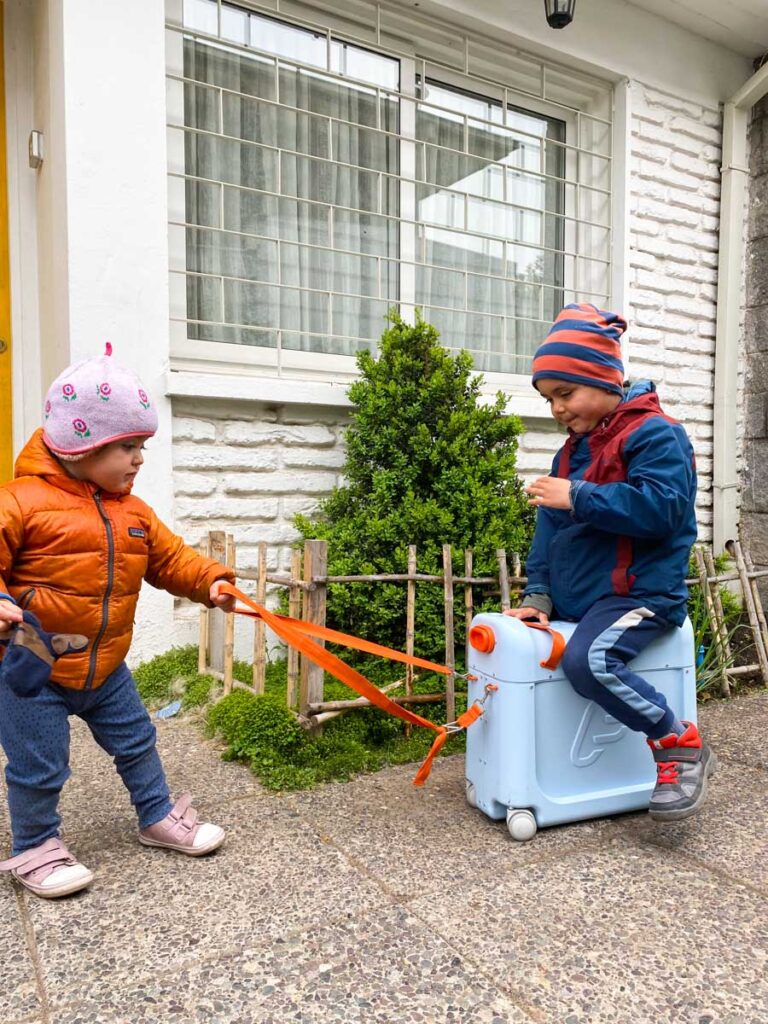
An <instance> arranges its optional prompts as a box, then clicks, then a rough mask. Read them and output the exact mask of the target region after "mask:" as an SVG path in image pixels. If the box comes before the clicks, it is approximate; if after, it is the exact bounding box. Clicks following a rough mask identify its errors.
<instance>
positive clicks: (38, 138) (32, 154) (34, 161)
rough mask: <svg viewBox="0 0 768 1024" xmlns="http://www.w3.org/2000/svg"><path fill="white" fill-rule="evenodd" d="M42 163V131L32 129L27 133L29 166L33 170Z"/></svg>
mask: <svg viewBox="0 0 768 1024" xmlns="http://www.w3.org/2000/svg"><path fill="white" fill-rule="evenodd" d="M42 164H43V133H42V132H39V131H37V129H33V130H32V131H31V132H30V133H29V166H30V167H31V168H32V169H33V170H37V168H38V167H42Z"/></svg>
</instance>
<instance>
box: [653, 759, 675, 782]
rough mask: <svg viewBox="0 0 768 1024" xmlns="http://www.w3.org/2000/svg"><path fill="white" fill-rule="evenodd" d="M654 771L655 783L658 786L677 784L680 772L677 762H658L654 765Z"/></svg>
mask: <svg viewBox="0 0 768 1024" xmlns="http://www.w3.org/2000/svg"><path fill="white" fill-rule="evenodd" d="M656 769H657V771H658V776H657V782H658V783H659V784H661V785H663V784H664V783H665V782H666V783H672V784H673V785H674V783H676V782H677V776H678V772H679V770H680V769H679V767H678V764H677V761H659V762H658V763H657V764H656Z"/></svg>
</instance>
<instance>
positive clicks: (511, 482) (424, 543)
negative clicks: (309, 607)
mask: <svg viewBox="0 0 768 1024" xmlns="http://www.w3.org/2000/svg"><path fill="white" fill-rule="evenodd" d="M389 319H390V321H391V326H390V327H389V329H388V330H387V331H385V332H384V335H383V336H382V339H381V346H380V351H379V354H378V356H373V355H371V353H370V352H367V351H364V352H361V353H359V354H358V357H357V363H358V367H359V369H360V375H361V376H360V379H359V380H356V381H355V382H354V383H353V384H352V385H351V386H350V388H349V397H350V399H351V401H352V404H353V411H352V417H351V423H350V425H349V427H348V429H347V432H346V442H347V456H346V463H345V466H344V470H343V472H344V476H345V482H344V484H343V485H342V486H340V487H338V488H337V489H336V490H335V491H334V492H333V493H332V495H331V496H330V497H329V498H328V499H327V500H326V501H325V502H324V503H323V504H322V506H321V507H320V510H319V512H318V514H317V516H315V517H314V518H311V519H310V518H307V517H304V516H298V517H297V518H296V526H297V528H298V529H299V531H300V532H301V534H302V537H303V538H304V539H307V538H317V539H324V540H327V541H328V572H329V574H330V575H358V574H360V575H369V574H386V573H402V572H404V571H405V569H406V567H407V560H408V545H409V544H415V545H416V546H417V557H418V570H419V572H422V573H429V574H441V573H442V571H443V562H442V546H443V544H447V543H450V544H452V545H453V547H454V557H455V558H456V559H457V561H456V563H455V566H454V571H456V572H457V573H458V574H459V575H462V574H463V571H464V565H463V550H464V549H465V548H472V549H473V551H474V572H475V574H476V575H492V574H495V573H496V572H497V571H498V570H497V562H496V555H495V552H496V550H497V549H498V548H506V549H507V550H508V551H510V552H511V551H517V552H519V553H520V554H521V556H524V555H525V553H526V551H527V549H528V546H529V543H530V538H531V535H532V529H533V522H534V516H533V511H532V509H531V508H530V507H529V506H528V503H527V500H526V498H525V495H524V494H523V491H522V487H521V484H520V481H519V479H518V477H517V473H516V461H515V460H516V454H517V445H518V437H519V435H520V433H521V431H522V429H523V428H522V423H521V421H520V420H519V418H518V417H516V416H511V415H506V414H505V407H506V400H505V398H504V397H503V396H502V395H501V394H498V395H497V397H496V400H495V401H493V402H491V403H490V404H482V403H481V402H480V385H481V380H482V379H481V377H479V376H471V367H472V360H471V357H470V356H469V354H468V353H466V352H462V353H460V354H459V355H458V356H455V357H454V356H451V355H450V353H449V352H447V351H446V350H445V349H444V348H442V346H441V345H440V344H439V342H438V333H437V331H436V330H435V328H434V327H431V326H430V325H429V324H427V323H425V322H424V321H423V320H422V319H421V318H420V317H418V316H417V320H416V323H415V324H414V325H410V324H406V323H405V321H403V320H402V319H401V318H400V316H399V315H398V314H397V313H394V312H392V313H391V314H390V317H389ZM459 559H461V561H459ZM405 599H406V593H405V587H404V586H403V585H402V584H376V585H374V586H371V587H365V586H364V585H362V584H359V583H355V584H349V585H344V584H334V585H332V586H331V587H330V588H329V593H328V613H327V614H328V622H329V624H330V625H332V626H334V627H335V628H338V629H341V630H343V631H345V632H349V633H354V634H355V635H358V636H362V637H366V638H369V639H376V640H377V641H379V642H381V643H384V644H388V645H390V646H393V647H399V648H402V646H403V644H404V638H405ZM496 603H497V604H498V601H497V602H496ZM443 614H444V613H443V593H442V588H440V587H438V586H434V585H432V586H422V587H420V588H419V592H418V599H417V602H416V641H415V643H416V650H417V651H418V652H419V654H421V655H422V656H424V657H428V658H436V659H442V657H443V654H444V643H445V641H444V618H443ZM463 628H464V624H463V621H462V617H461V616H458V617H457V631H456V640H457V643H458V644H461V642H462V636H463ZM360 661H361V663H362V664H363V665H365V664H366V661H365V659H360ZM393 671H396V670H393ZM379 678H380V679H381V677H379Z"/></svg>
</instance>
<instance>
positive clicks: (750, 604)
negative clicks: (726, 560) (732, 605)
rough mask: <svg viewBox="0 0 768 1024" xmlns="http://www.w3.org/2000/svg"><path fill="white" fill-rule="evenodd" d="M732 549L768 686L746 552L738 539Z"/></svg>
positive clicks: (767, 660)
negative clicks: (745, 559)
mask: <svg viewBox="0 0 768 1024" xmlns="http://www.w3.org/2000/svg"><path fill="white" fill-rule="evenodd" d="M732 550H733V554H734V556H735V558H736V568H737V570H738V573H739V579H740V580H741V589H742V592H743V594H744V604H745V605H746V608H747V616H748V617H749V624H750V626H751V627H752V635H753V636H754V639H755V650H756V652H757V662H758V664H759V665H760V672H761V674H762V676H763V683H764V684H765V685H766V686H768V653H766V649H765V646H764V645H763V637H762V633H761V632H760V620H759V619H758V617H757V608H756V607H755V600H754V598H753V596H752V586H751V583H750V579H749V576H748V575H747V566H746V564H745V562H744V554H743V552H742V550H741V544H740V543H739V542H738V541H737V540H735V541H733V542H732Z"/></svg>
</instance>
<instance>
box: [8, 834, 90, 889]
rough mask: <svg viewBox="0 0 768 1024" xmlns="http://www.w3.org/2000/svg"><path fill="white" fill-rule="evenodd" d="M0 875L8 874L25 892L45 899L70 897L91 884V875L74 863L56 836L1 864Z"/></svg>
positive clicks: (84, 867) (77, 863)
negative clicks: (8, 872)
mask: <svg viewBox="0 0 768 1024" xmlns="http://www.w3.org/2000/svg"><path fill="white" fill-rule="evenodd" d="M0 871H10V872H11V874H12V875H13V877H14V878H15V879H16V880H17V881H18V882H21V884H22V885H23V886H25V888H27V889H29V891H30V892H33V893H34V894H35V896H42V897H44V898H45V899H52V898H53V897H55V896H69V894H70V893H73V892H79V890H80V889H85V887H86V886H88V885H90V884H91V882H92V881H93V872H92V871H89V870H88V868H87V867H86V866H85V865H84V864H80V863H79V861H77V860H75V858H74V857H73V856H72V854H71V853H70V852H69V850H68V849H67V848H66V846H65V845H64V843H63V842H62V841H61V839H59V837H58V836H52V837H51V838H50V839H46V840H45V842H44V843H41V844H40V846H36V847H35V848H34V849H32V850H24V851H23V853H19V854H17V855H16V856H15V857H11V858H10V860H4V861H0Z"/></svg>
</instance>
